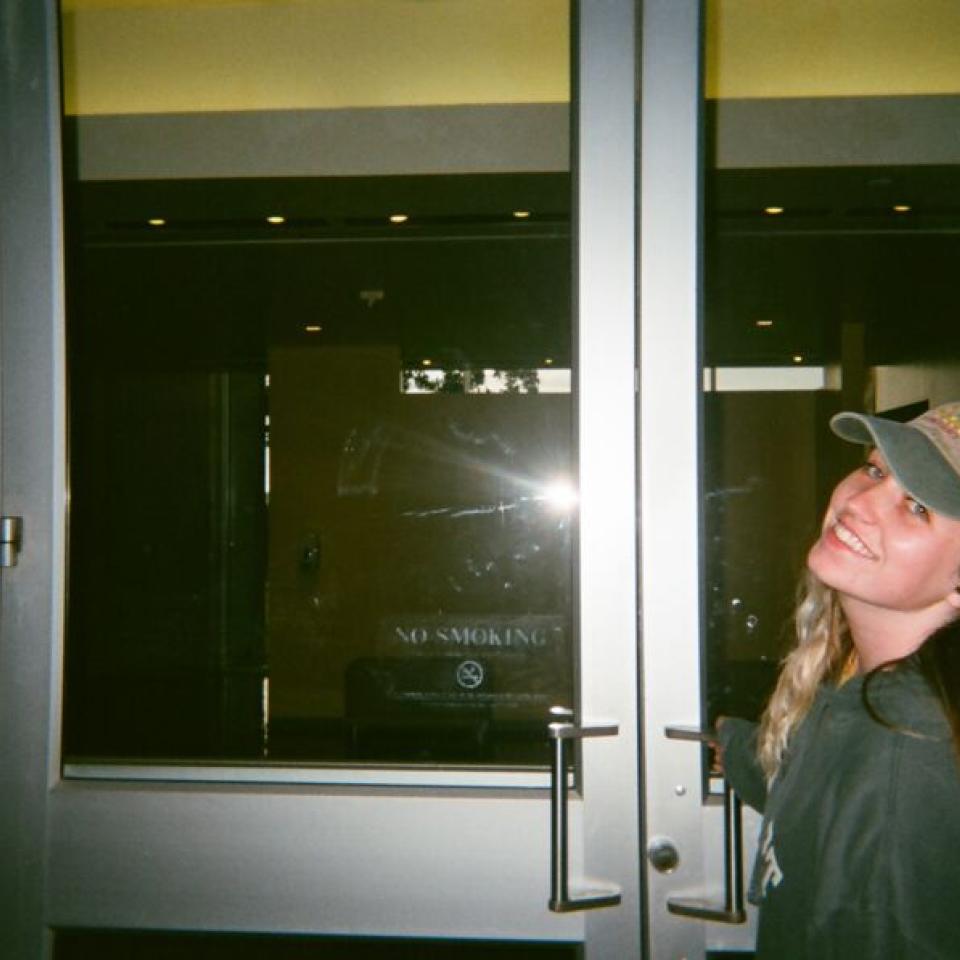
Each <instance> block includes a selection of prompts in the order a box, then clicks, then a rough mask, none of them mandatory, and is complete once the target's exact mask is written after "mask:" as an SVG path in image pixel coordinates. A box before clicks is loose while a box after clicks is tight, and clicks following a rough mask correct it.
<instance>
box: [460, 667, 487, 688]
mask: <svg viewBox="0 0 960 960" xmlns="http://www.w3.org/2000/svg"><path fill="white" fill-rule="evenodd" d="M457 683H458V684H460V686H461V687H463V689H464V690H476V689H477V687H479V686H480V684H481V683H483V667H481V666H480V664H479V663H477V661H476V660H464V661H463V663H459V664H457Z"/></svg>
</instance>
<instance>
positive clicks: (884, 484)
mask: <svg viewBox="0 0 960 960" xmlns="http://www.w3.org/2000/svg"><path fill="white" fill-rule="evenodd" d="M807 565H808V566H809V568H810V569H811V570H812V571H813V573H814V574H816V576H817V577H819V578H820V580H822V581H823V582H824V583H825V584H827V586H830V587H833V588H834V589H835V590H836V591H838V593H839V594H840V595H841V599H843V598H846V599H847V600H855V601H859V602H861V603H864V604H868V605H870V606H871V607H875V608H879V609H887V610H895V611H899V612H913V611H928V612H929V614H930V615H931V616H934V615H935V614H936V613H937V612H938V610H939V612H940V613H941V614H942V616H941V622H946V621H948V620H949V619H951V617H952V616H955V615H956V613H957V610H958V607H960V594H958V593H957V592H956V588H957V584H958V581H960V520H952V519H950V518H949V517H944V516H942V515H941V514H937V513H934V512H932V511H930V510H927V509H926V508H925V507H923V506H922V505H921V504H919V503H917V501H916V500H914V499H913V498H912V497H911V496H910V495H909V494H907V493H906V492H905V491H904V490H903V488H902V487H901V486H900V485H899V484H898V483H897V481H896V480H895V479H894V478H893V476H892V475H891V474H890V472H889V471H888V469H887V464H886V462H885V461H884V459H883V457H882V456H881V455H880V453H879V451H877V450H874V451H873V453H871V455H870V457H869V459H868V461H867V462H866V463H865V464H864V465H863V466H862V467H861V468H860V469H859V470H856V471H854V472H853V473H851V474H850V476H848V477H847V478H846V479H844V480H841V481H840V483H839V484H838V486H837V488H836V489H835V490H834V491H833V496H832V497H831V498H830V505H829V507H828V508H827V514H826V517H825V518H824V522H823V530H822V533H821V536H820V539H819V540H817V542H816V543H815V544H814V545H813V547H812V548H811V550H810V553H809V554H808V556H807ZM945 602H946V603H945Z"/></svg>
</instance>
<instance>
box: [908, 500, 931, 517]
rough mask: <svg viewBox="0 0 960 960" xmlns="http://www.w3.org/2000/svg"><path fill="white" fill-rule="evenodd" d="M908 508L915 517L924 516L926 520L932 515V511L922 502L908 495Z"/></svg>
mask: <svg viewBox="0 0 960 960" xmlns="http://www.w3.org/2000/svg"><path fill="white" fill-rule="evenodd" d="M907 509H908V510H909V511H910V512H911V513H912V514H913V515H914V516H915V517H923V518H924V519H925V520H926V519H927V518H928V517H929V516H930V512H929V511H928V510H927V508H926V507H925V506H924V505H923V504H922V503H918V502H917V501H916V500H914V499H913V497H907Z"/></svg>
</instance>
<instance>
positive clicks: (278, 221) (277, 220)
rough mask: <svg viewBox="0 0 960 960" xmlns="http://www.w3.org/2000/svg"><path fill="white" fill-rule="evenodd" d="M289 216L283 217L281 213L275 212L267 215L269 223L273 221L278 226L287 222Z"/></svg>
mask: <svg viewBox="0 0 960 960" xmlns="http://www.w3.org/2000/svg"><path fill="white" fill-rule="evenodd" d="M286 222H287V218H286V217H281V216H280V215H279V214H276V213H275V214H273V215H272V216H269V217H267V223H272V224H273V225H274V226H277V225H278V224H281V223H286Z"/></svg>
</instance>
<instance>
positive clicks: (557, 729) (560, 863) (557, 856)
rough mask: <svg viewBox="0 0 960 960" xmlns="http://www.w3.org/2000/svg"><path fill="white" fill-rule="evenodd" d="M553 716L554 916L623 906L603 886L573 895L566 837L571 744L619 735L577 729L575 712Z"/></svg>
mask: <svg viewBox="0 0 960 960" xmlns="http://www.w3.org/2000/svg"><path fill="white" fill-rule="evenodd" d="M550 713H551V714H552V715H553V716H555V717H557V718H558V719H557V720H555V721H553V722H552V723H550V724H549V726H548V730H549V732H550V739H551V741H552V750H551V759H550V901H549V907H550V909H551V910H552V911H553V912H554V913H572V912H573V911H575V910H595V909H597V908H598V907H615V906H616V905H617V904H618V903H620V899H621V895H620V889H619V887H616V886H604V887H603V888H594V889H589V890H579V891H577V892H575V893H573V894H571V892H570V875H569V867H570V864H569V843H568V834H567V757H568V755H569V744H570V742H571V741H572V740H582V739H583V738H585V737H615V736H616V735H617V734H618V733H619V732H620V727H619V725H618V724H616V723H593V724H582V725H580V726H578V725H577V724H575V723H573V722H572V721H573V711H572V710H568V709H567V708H565V707H552V708H551V709H550Z"/></svg>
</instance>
